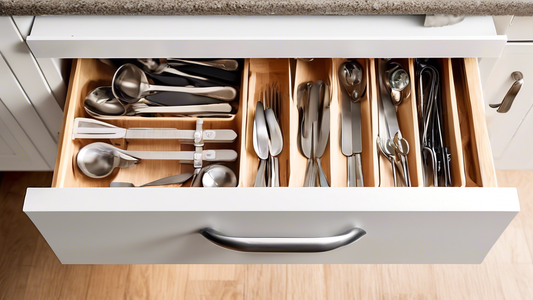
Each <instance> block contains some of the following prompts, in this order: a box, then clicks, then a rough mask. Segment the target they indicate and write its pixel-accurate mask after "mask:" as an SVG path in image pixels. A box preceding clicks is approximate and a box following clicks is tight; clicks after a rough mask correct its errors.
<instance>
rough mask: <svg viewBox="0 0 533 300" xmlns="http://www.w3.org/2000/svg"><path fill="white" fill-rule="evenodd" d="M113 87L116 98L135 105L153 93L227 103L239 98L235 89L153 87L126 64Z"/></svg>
mask: <svg viewBox="0 0 533 300" xmlns="http://www.w3.org/2000/svg"><path fill="white" fill-rule="evenodd" d="M111 87H112V90H113V94H114V95H115V97H117V98H118V99H120V100H122V101H124V102H127V103H135V102H137V101H139V99H141V98H143V97H145V96H147V95H150V94H151V93H153V92H182V93H190V94H195V95H202V96H207V97H211V98H215V99H219V100H225V101H232V100H234V99H235V97H236V96H237V91H236V90H235V89H234V88H233V87H181V86H164V85H151V84H150V83H149V82H148V78H147V77H146V74H144V72H143V71H142V70H141V69H140V68H139V67H137V66H135V65H133V64H124V65H122V66H121V67H120V68H118V70H117V71H116V72H115V75H114V76H113V83H112V85H111Z"/></svg>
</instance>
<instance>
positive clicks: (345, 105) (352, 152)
mask: <svg viewBox="0 0 533 300" xmlns="http://www.w3.org/2000/svg"><path fill="white" fill-rule="evenodd" d="M339 80H340V82H341V84H342V86H343V87H344V89H343V92H341V119H342V121H341V133H342V139H341V140H342V141H341V150H342V154H344V156H346V157H347V164H348V167H347V169H348V186H349V187H364V176H363V166H362V160H361V153H362V151H363V141H362V134H361V98H362V97H363V96H364V94H365V92H366V76H365V75H364V69H363V67H362V66H361V65H360V64H359V63H358V62H356V61H348V62H345V63H343V64H342V65H341V67H340V68H339Z"/></svg>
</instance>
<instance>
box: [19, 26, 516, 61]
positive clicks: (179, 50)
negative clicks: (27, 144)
mask: <svg viewBox="0 0 533 300" xmlns="http://www.w3.org/2000/svg"><path fill="white" fill-rule="evenodd" d="M423 24H424V16H166V17H165V16H44V17H36V18H35V22H34V25H33V28H32V32H31V34H30V36H28V38H27V42H28V45H29V46H30V48H31V50H32V52H33V54H34V55H35V56H36V57H65V58H112V57H119V58H128V57H197V58H199V57H237V58H243V57H246V58H257V57H258V58H266V57H364V58H369V57H497V56H499V55H500V53H501V51H502V50H503V47H504V46H505V43H506V36H505V35H498V34H497V33H496V30H495V27H494V23H493V21H492V17H490V16H485V17H475V16H469V17H467V18H465V20H464V21H463V22H461V23H459V24H456V25H453V26H445V27H438V28H427V27H424V26H423Z"/></svg>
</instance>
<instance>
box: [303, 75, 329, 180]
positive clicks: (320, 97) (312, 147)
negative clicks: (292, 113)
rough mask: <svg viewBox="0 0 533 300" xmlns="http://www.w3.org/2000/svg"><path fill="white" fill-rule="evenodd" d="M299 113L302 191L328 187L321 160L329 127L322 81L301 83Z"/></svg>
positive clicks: (326, 87) (327, 99)
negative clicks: (307, 188) (303, 170)
mask: <svg viewBox="0 0 533 300" xmlns="http://www.w3.org/2000/svg"><path fill="white" fill-rule="evenodd" d="M296 98H297V103H296V106H297V109H298V112H299V119H300V120H299V122H298V123H299V125H298V127H299V128H298V145H299V149H300V152H301V153H302V155H303V156H305V157H306V158H307V166H306V170H305V178H304V183H303V186H305V187H316V186H321V187H328V186H329V183H328V181H327V178H326V175H325V174H324V170H323V169H322V165H321V158H322V156H323V155H324V152H325V151H326V148H327V144H328V139H329V126H330V113H329V106H330V102H331V100H330V94H329V86H328V85H327V84H326V83H324V81H321V80H319V81H317V82H316V83H314V84H313V83H312V82H311V81H309V82H304V83H301V84H300V85H299V86H298V90H297V93H296Z"/></svg>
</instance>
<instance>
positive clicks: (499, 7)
mask: <svg viewBox="0 0 533 300" xmlns="http://www.w3.org/2000/svg"><path fill="white" fill-rule="evenodd" d="M271 14H274V15H324V14H331V15H354V14H458V15H517V16H533V0H0V15H4V16H5V15H271Z"/></svg>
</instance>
